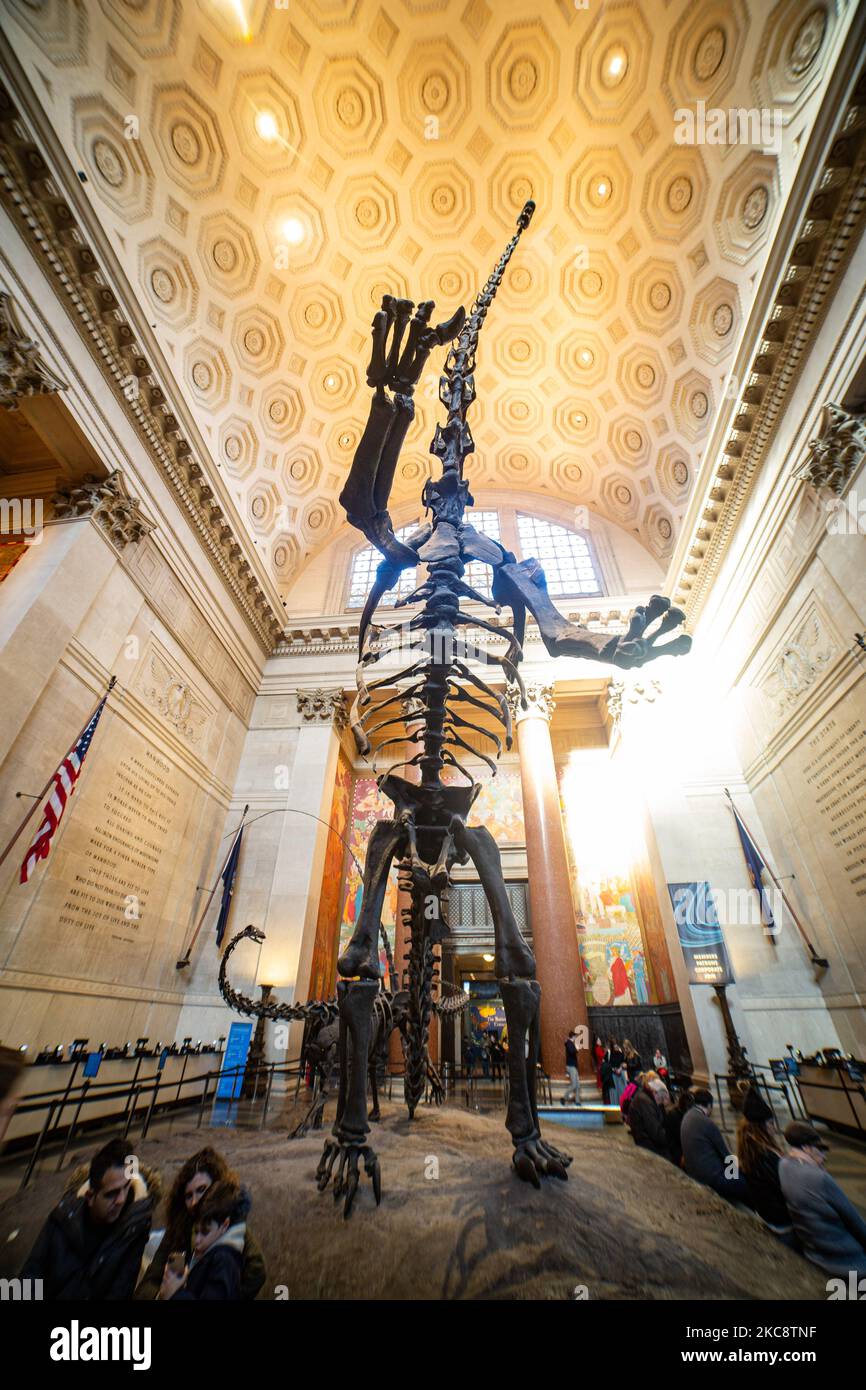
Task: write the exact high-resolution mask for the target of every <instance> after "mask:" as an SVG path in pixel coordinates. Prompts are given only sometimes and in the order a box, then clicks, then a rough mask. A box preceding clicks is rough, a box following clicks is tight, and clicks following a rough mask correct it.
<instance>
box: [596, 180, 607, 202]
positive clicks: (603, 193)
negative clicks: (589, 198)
mask: <svg viewBox="0 0 866 1390" xmlns="http://www.w3.org/2000/svg"><path fill="white" fill-rule="evenodd" d="M595 191H596V193H597V194H598V196H599V198H606V197H607V184H606V183H605V181H604V179H599V181H598V183H597V184H596V186H595Z"/></svg>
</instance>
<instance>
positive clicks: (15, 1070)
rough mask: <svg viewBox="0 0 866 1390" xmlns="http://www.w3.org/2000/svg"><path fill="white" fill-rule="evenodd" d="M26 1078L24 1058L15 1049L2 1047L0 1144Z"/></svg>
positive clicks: (0, 1066)
mask: <svg viewBox="0 0 866 1390" xmlns="http://www.w3.org/2000/svg"><path fill="white" fill-rule="evenodd" d="M23 1076H24V1058H23V1057H22V1055H21V1053H20V1052H16V1050H15V1048H14V1047H0V1144H2V1143H3V1136H4V1135H5V1133H6V1131H7V1129H8V1128H9V1121H10V1120H11V1119H12V1116H13V1115H14V1114H15V1107H16V1105H17V1104H18V1099H19V1094H20V1090H21V1082H22V1080H23Z"/></svg>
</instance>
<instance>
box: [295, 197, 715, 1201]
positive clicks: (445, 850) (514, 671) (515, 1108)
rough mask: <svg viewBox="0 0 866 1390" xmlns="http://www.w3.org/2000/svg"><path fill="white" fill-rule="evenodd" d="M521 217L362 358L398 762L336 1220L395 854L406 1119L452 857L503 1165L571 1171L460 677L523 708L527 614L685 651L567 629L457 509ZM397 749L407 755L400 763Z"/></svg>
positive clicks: (376, 691) (351, 999)
mask: <svg viewBox="0 0 866 1390" xmlns="http://www.w3.org/2000/svg"><path fill="white" fill-rule="evenodd" d="M534 210H535V205H534V203H531V202H529V203H527V204H526V206H525V207H524V208H523V210H522V212H521V213H520V216H519V217H518V219H517V229H516V231H515V233H514V235H513V236H512V237H511V240H510V241H509V243H508V245H507V246H506V248H505V250H504V252H503V254H502V255H501V257H500V258H499V261H498V262H497V264H496V266H495V267H494V270H493V272H492V274H491V276H490V278H489V279H488V281H487V283H486V284H485V286H484V288H483V289H482V290H481V292H480V293H479V295H478V297H477V298H476V300H475V302H474V304H473V306H472V308H471V311H470V313H469V314H468V315H467V314H466V312H465V310H464V309H463V308H459V309H458V310H457V311H456V312H455V313H454V314H453V315H452V316H451V318H450V319H448V320H447V321H446V322H444V323H440V324H437V325H436V326H435V327H431V326H430V318H431V314H432V311H433V308H434V305H433V303H432V302H431V301H426V302H424V303H422V304H419V305H418V307H417V308H415V305H414V304H413V302H412V301H411V300H407V299H394V298H393V297H392V296H390V295H385V296H384V297H383V299H382V307H381V309H380V310H379V312H378V313H377V314H376V315H375V317H374V319H373V325H372V327H373V350H372V356H371V359H370V365H369V367H368V370H367V384H368V385H369V386H371V387H372V388H373V399H372V402H371V405H370V413H369V417H368V420H367V424H366V427H365V430H364V434H363V436H362V438H361V441H360V443H359V445H358V448H357V451H356V453H355V457H354V459H353V462H352V468H351V471H350V473H349V477H348V479H347V480H346V485H345V487H344V488H343V491H342V493H341V496H340V502H341V504H342V506H343V507H344V509H345V511H346V515H347V517H348V520H349V521H350V522H351V524H352V525H353V526H355V527H357V529H358V530H360V531H361V532H363V534H364V535H365V536H366V538H367V539H368V540H369V541H370V543H371V544H372V545H374V546H375V547H376V548H377V549H378V550H379V551H380V553H381V555H382V560H381V563H380V564H379V566H378V568H377V571H376V580H375V582H374V584H373V587H372V589H371V591H370V594H369V597H368V599H367V602H366V604H365V607H364V610H363V613H362V615H361V621H360V631H359V642H358V666H357V672H356V676H357V687H358V694H357V697H356V699H355V701H354V704H353V708H352V716H351V725H352V730H353V733H354V737H355V741H356V744H357V747H358V749H359V751H360V752H361V753H362V754H365V755H367V756H369V757H370V758H371V759H375V758H376V757H378V756H381V755H382V754H383V752H384V751H385V750H386V749H388V748H392V749H393V750H394V754H395V755H396V754H397V750H398V747H399V750H400V754H399V759H398V761H395V762H394V763H393V764H392V765H391V766H389V767H386V768H385V770H384V771H382V773H381V775H380V776H379V778H378V785H379V788H380V790H381V791H382V792H383V793H384V795H385V796H387V797H388V798H389V799H390V801H391V802H392V803H393V805H394V816H393V819H390V820H382V821H379V822H378V823H377V824H376V826H375V827H374V829H373V832H372V834H371V836H370V840H369V843H368V846H367V856H366V862H365V867H364V887H363V898H362V904H361V911H360V913H359V916H358V920H357V924H356V927H355V932H354V935H353V936H352V939H351V941H350V942H349V944H348V946H347V947H346V950H345V951H344V952H343V954H342V956H341V957H340V959H339V961H338V970H339V974H340V976H341V979H340V981H339V982H338V985H337V998H338V1008H339V1017H340V1094H339V1099H338V1106H337V1118H336V1121H335V1124H334V1128H333V1138H332V1139H330V1140H329V1141H328V1142H327V1144H326V1145H325V1151H324V1153H323V1155H322V1159H321V1162H320V1164H319V1168H318V1170H317V1179H318V1184H319V1187H320V1189H324V1187H325V1186H327V1183H328V1181H329V1180H330V1176H331V1173H332V1170H333V1168H334V1165H335V1164H337V1163H338V1167H337V1177H336V1194H335V1195H337V1196H340V1195H342V1194H343V1193H345V1202H344V1214H345V1215H347V1216H348V1214H349V1212H350V1211H351V1208H352V1203H353V1201H354V1197H355V1193H356V1191H357V1188H358V1184H359V1181H360V1163H361V1161H363V1164H364V1168H365V1171H366V1172H367V1174H368V1175H370V1176H371V1177H372V1178H373V1184H374V1189H375V1194H376V1200H377V1202H378V1200H379V1195H380V1191H381V1180H380V1175H379V1169H378V1161H377V1160H376V1157H375V1154H374V1153H373V1151H372V1149H371V1148H370V1146H369V1145H368V1144H367V1134H368V1132H369V1126H368V1124H367V1115H366V1079H367V1078H366V1065H365V1064H364V1062H363V1061H362V1060H361V1059H364V1058H366V1057H367V1056H368V1054H369V1040H370V1033H371V1029H372V1027H373V1016H374V1008H375V1004H376V998H377V995H378V992H379V976H380V969H379V955H378V937H379V929H380V924H381V919H382V908H383V904H384V899H385V892H386V887H387V882H388V874H389V872H390V869H391V865H392V863H393V862H394V861H395V860H396V861H397V863H398V866H399V877H400V884H401V887H402V888H403V889H404V891H405V892H407V893H408V894H409V895H410V901H411V906H410V908H409V909H408V910H407V912H406V916H405V922H406V926H407V930H408V936H409V940H410V949H409V972H408V975H409V978H408V993H409V1016H408V1024H407V1043H406V1076H405V1098H406V1103H407V1105H408V1108H409V1114H410V1117H411V1116H412V1115H413V1114H414V1111H415V1108H416V1106H417V1104H418V1101H419V1099H420V1097H421V1095H422V1094H423V1090H424V1083H425V1076H426V1068H427V1065H428V1061H429V1058H428V1053H427V1041H428V1033H429V1026H430V1017H431V1012H432V1009H433V1002H432V990H433V983H434V975H435V959H434V950H433V948H434V946H435V945H436V944H437V943H441V942H442V941H443V939H444V938H445V937H446V935H447V930H448V928H447V907H448V890H449V883H450V873H451V869H452V867H453V866H454V865H455V864H465V863H466V862H467V861H468V860H470V859H471V860H472V863H473V864H474V866H475V869H476V871H477V874H478V877H479V880H480V882H481V886H482V889H483V891H484V894H485V897H486V899H487V903H488V906H489V909H490V913H491V916H492V919H493V927H494V937H495V964H494V970H495V974H496V977H497V979H498V981H499V985H500V991H501V994H502V1000H503V1004H504V1006H505V1016H506V1021H507V1026H508V1040H509V1051H508V1074H509V1087H508V1109H507V1113H506V1120H505V1123H506V1127H507V1128H508V1130H509V1132H510V1133H511V1136H512V1140H513V1143H514V1154H513V1162H514V1167H515V1169H516V1172H517V1173H518V1175H519V1176H520V1177H521V1178H523V1179H525V1180H527V1181H529V1182H532V1183H533V1184H534V1185H535V1186H536V1187H538V1186H539V1185H540V1184H539V1178H540V1176H543V1175H553V1176H555V1177H559V1178H565V1177H566V1176H567V1175H566V1168H567V1166H568V1164H569V1163H570V1162H571V1159H570V1157H569V1156H568V1155H567V1154H563V1153H561V1152H559V1151H558V1150H557V1149H555V1148H554V1147H553V1145H552V1144H549V1143H547V1142H546V1141H545V1140H543V1139H542V1138H541V1133H540V1129H539V1122H538V1110H537V1106H536V1099H535V1077H536V1064H537V1062H538V1058H539V1046H540V1034H539V1007H540V999H541V988H540V986H539V984H538V982H537V980H535V978H534V976H535V958H534V956H533V954H532V952H531V951H530V949H529V947H528V946H527V944H526V942H525V941H524V939H523V937H522V936H521V934H520V930H519V928H518V925H517V922H516V920H515V918H514V914H513V912H512V910H511V906H510V904H509V901H508V896H507V893H506V889H505V883H504V880H503V876H502V866H501V861H500V856H499V850H498V848H497V845H496V842H495V840H494V839H493V836H492V835H491V834H490V832H489V831H488V830H487V829H486V828H485V827H484V826H471V825H468V824H467V819H468V816H469V811H470V808H471V806H472V803H473V802H474V801H475V798H476V796H477V795H478V792H479V791H480V784H479V783H478V782H476V781H475V779H474V777H473V775H472V774H471V773H470V772H469V771H468V770H467V768H466V767H465V766H464V765H463V762H462V761H461V759H464V760H465V754H466V752H469V753H470V754H472V755H473V757H480V758H481V759H482V761H483V762H485V763H487V764H488V766H489V767H490V768H491V770H492V771H494V772H495V770H496V763H495V758H496V757H498V755H499V753H500V751H501V748H502V746H503V743H504V745H505V747H507V748H510V746H511V738H512V729H511V715H510V712H509V708H508V704H507V702H506V699H505V695H504V694H503V693H499V692H497V691H496V690H494V689H493V688H492V686H491V685H490V684H489V683H488V682H487V681H486V680H485V679H484V678H483V677H482V676H481V675H479V674H478V671H477V670H476V669H473V667H475V668H480V669H481V670H482V671H484V673H485V675H487V674H490V668H491V667H498V668H499V673H500V674H499V679H500V680H501V679H502V678H504V681H505V683H506V685H508V686H511V687H516V689H517V692H518V697H519V699H520V701H521V703H522V705H523V707H524V708H525V707H526V704H525V701H526V697H525V691H524V689H523V684H522V681H521V678H520V673H519V670H518V666H519V663H520V661H521V659H522V655H523V650H522V648H523V639H524V634H525V629H526V621H527V613H529V614H531V615H532V617H533V618H534V620H535V622H536V624H537V626H538V630H539V633H540V635H541V638H542V641H543V642H544V644H545V646H546V648H547V650H548V652H549V653H550V655H551V656H554V657H557V656H566V655H567V656H578V657H586V658H588V659H590V660H593V661H602V662H609V663H610V664H611V665H613V666H617V667H621V668H629V667H636V666H642V665H643V664H644V663H645V662H647V661H651V660H653V659H654V658H655V657H657V656H662V655H671V656H675V655H680V654H682V653H685V652H687V651H688V650H689V648H690V646H691V638H690V637H688V636H687V635H686V634H684V633H680V634H679V635H678V636H676V637H673V638H672V639H671V640H669V641H667V642H660V639H661V638H663V637H665V636H666V635H667V634H668V633H670V632H672V631H673V629H675V628H678V627H680V626H681V625H682V623H683V621H684V614H683V613H682V612H681V611H680V610H679V609H676V608H672V607H671V604H670V600H669V599H667V598H663V597H661V596H659V595H654V596H653V597H652V598H651V599H650V600H649V602H648V603H647V604H646V605H645V606H641V607H638V608H636V609H635V611H634V613H633V614H632V616H631V619H630V621H629V624H628V630H627V631H626V633H625V634H624V635H623V636H613V637H609V636H606V635H604V634H600V633H596V632H592V631H590V630H589V629H587V628H585V627H582V626H578V625H576V624H574V623H571V622H569V621H568V620H567V619H566V618H565V617H563V615H562V614H561V613H560V612H559V611H558V609H557V608H556V607H555V606H554V604H553V603H552V602H551V599H550V596H549V594H548V591H547V583H546V580H545V576H544V570H543V569H542V567H541V565H540V564H539V562H538V560H535V559H526V560H522V561H518V560H517V559H516V557H515V556H514V555H513V554H511V552H510V551H508V550H506V549H505V547H504V546H502V545H501V544H500V543H499V542H498V541H496V540H493V539H491V538H490V537H488V536H485V535H483V534H482V533H480V532H479V531H477V530H475V528H474V527H473V526H471V525H470V524H468V523H467V522H466V521H465V519H464V515H465V510H466V508H467V506H472V503H473V499H472V497H471V495H470V491H469V484H468V483H467V481H466V480H465V478H464V476H463V466H464V461H465V459H466V458H467V456H468V455H469V454H471V453H472V452H473V450H474V447H475V446H474V443H473V439H472V434H471V431H470V429H469V425H468V423H467V419H466V416H467V411H468V409H469V407H470V406H471V405H472V402H473V401H474V399H475V376H474V373H475V360H476V352H477V347H478V339H479V333H480V330H481V327H482V325H483V323H484V320H485V319H486V317H487V313H488V310H489V308H490V306H491V304H492V302H493V299H494V296H495V295H496V291H497V289H498V287H499V285H500V284H501V282H502V278H503V275H504V274H505V270H506V267H507V265H508V262H509V261H510V259H511V256H512V254H513V252H514V250H515V248H516V246H517V243H518V241H519V239H520V236H521V234H522V233H523V232H524V231H525V229H526V228H527V227H528V226H529V222H530V219H531V217H532V214H533V212H534ZM413 309H414V314H413ZM445 343H450V344H451V346H450V347H449V350H448V353H447V356H446V360H445V366H444V370H443V372H442V375H441V376H440V378H439V399H440V401H441V403H442V405H443V406H444V407H445V409H446V412H447V417H446V421H445V423H444V424H443V425H437V426H436V431H435V434H434V437H433V441H432V443H431V445H430V452H431V453H432V454H433V455H434V456H435V457H436V458H437V459H438V460H439V462H440V463H441V467H442V472H441V476H440V477H439V478H438V479H436V480H435V481H433V480H431V479H428V480H427V481H426V482H425V484H424V489H423V492H422V498H421V500H422V503H423V506H424V508H425V510H426V512H427V513H428V514H429V516H430V520H429V521H427V522H426V523H425V524H424V525H422V526H421V527H420V528H419V529H418V530H417V531H416V532H415V533H414V534H413V535H411V536H409V537H408V538H407V539H406V540H401V539H399V538H398V537H397V536H396V535H395V534H394V528H393V525H392V522H391V517H390V514H389V512H388V498H389V496H390V492H391V485H392V482H393V479H394V474H395V470H396V467H397V461H398V457H399V453H400V449H401V447H402V444H403V441H404V439H405V437H406V432H407V430H408V428H409V425H410V423H411V421H412V419H413V416H414V404H413V400H412V395H413V391H414V388H415V386H416V385H417V382H418V380H419V377H420V375H421V372H422V370H423V368H424V366H425V364H426V362H427V358H428V357H429V355H430V353H431V352H432V351H433V349H434V348H436V347H441V346H443V345H444V344H445ZM389 393H390V394H389ZM472 561H480V562H482V563H483V564H486V565H489V566H490V567H491V568H492V570H493V579H492V587H491V598H489V599H488V598H487V597H486V596H485V595H483V594H481V593H479V592H478V591H477V590H476V589H474V588H472V587H471V585H469V584H468V583H467V581H466V579H465V578H464V575H465V572H466V566H467V565H468V564H469V563H471V562H472ZM419 564H421V565H423V566H425V568H426V577H425V579H424V582H423V583H422V584H421V585H420V586H419V587H418V588H416V589H415V591H414V592H413V593H412V594H410V595H409V596H408V597H407V598H404V599H401V600H400V602H399V604H398V605H396V606H405V605H407V604H419V605H420V607H419V608H418V609H417V611H416V612H415V614H414V616H412V617H411V618H410V619H409V620H408V621H407V622H405V623H399V624H396V625H390V626H379V625H377V624H375V623H374V622H373V618H374V615H375V613H376V610H377V608H378V606H379V604H380V602H381V600H382V599H383V597H384V595H385V594H386V592H387V591H388V590H389V589H391V588H393V586H394V585H395V584H396V583H397V581H398V579H399V577H400V574H401V572H402V571H403V570H404V569H407V568H409V567H411V568H413V569H414V568H415V567H417V566H418V565H419ZM464 600H470V601H473V602H474V603H475V604H478V605H484V606H486V607H489V608H493V609H495V611H496V613H497V614H499V613H500V612H501V610H502V608H503V607H506V606H507V607H508V608H510V609H511V615H512V621H511V627H510V630H509V629H508V628H506V627H505V626H504V625H500V626H495V625H494V624H493V623H490V622H488V621H486V620H485V619H483V618H482V617H480V616H479V615H478V614H477V613H467V612H466V611H464V609H463V608H462V607H461V602H463V601H464ZM479 631H480V632H481V633H483V632H489V633H492V634H494V635H495V637H496V638H498V639H500V640H501V639H502V638H503V637H504V638H505V643H506V649H505V651H504V653H503V654H502V655H494V654H493V653H491V652H489V651H487V650H485V649H484V648H483V647H481V646H479V645H478V637H477V636H476V634H477V633H478V632H479ZM393 652H396V653H397V654H398V655H399V657H400V659H399V660H398V661H397V663H396V664H397V666H398V667H399V669H398V670H397V671H390V672H389V673H388V674H381V675H376V676H375V678H371V676H372V675H373V674H374V672H373V668H375V667H376V665H377V664H378V663H380V662H382V663H383V666H382V667H380V670H381V671H384V659H385V658H386V657H389V656H390V655H391V653H393ZM494 679H495V677H494ZM479 720H483V721H484V722H479ZM491 725H492V727H491ZM471 738H474V739H475V745H473V743H472V742H471V741H470V739H471ZM479 742H480V743H481V744H482V749H483V748H485V747H489V750H490V751H489V753H488V752H486V751H480V750H479V749H478V747H477V744H478V743H479ZM407 745H408V747H409V748H410V749H411V748H413V747H414V748H417V750H418V751H417V752H415V753H414V754H411V755H410V756H408V757H407V753H406V748H407ZM407 766H408V767H412V768H417V769H418V780H417V781H413V780H410V778H409V777H407V776H404V775H400V774H399V773H398V772H397V770H396V769H397V768H405V767H407ZM446 768H447V769H450V770H451V771H450V772H449V774H448V775H449V776H451V777H454V776H459V775H462V776H463V777H465V779H466V781H465V784H460V783H457V784H455V783H454V782H448V783H446V782H445V781H443V772H444V770H445V769H446ZM539 929H542V928H541V925H540V926H539ZM350 1040H351V1048H350V1046H349V1043H350Z"/></svg>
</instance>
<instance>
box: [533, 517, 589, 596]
mask: <svg viewBox="0 0 866 1390" xmlns="http://www.w3.org/2000/svg"><path fill="white" fill-rule="evenodd" d="M517 535H518V537H519V539H520V551H521V554H522V555H524V556H526V555H534V556H535V557H536V559H537V560H540V561H541V564H542V565H543V566H544V573H545V574H546V576H547V588H548V592H549V593H551V594H554V595H558V596H559V597H560V598H577V597H579V596H581V595H586V596H587V597H593V596H594V595H596V594H601V593H603V590H602V587H601V581H600V579H599V576H598V571H597V570H596V567H595V561H594V559H593V555H592V551H591V549H590V544H589V540H588V538H587V537H586V536H585V535H583V534H582V533H581V532H580V531H571V530H570V529H569V528H568V527H567V526H557V525H555V524H554V523H553V522H552V521H544V520H543V518H542V517H540V516H529V515H528V514H527V513H525V512H518V513H517Z"/></svg>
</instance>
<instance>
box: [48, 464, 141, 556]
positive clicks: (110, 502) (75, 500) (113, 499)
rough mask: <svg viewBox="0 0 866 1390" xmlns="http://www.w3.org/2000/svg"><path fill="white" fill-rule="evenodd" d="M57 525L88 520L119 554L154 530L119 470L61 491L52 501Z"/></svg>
mask: <svg viewBox="0 0 866 1390" xmlns="http://www.w3.org/2000/svg"><path fill="white" fill-rule="evenodd" d="M51 503H52V506H53V508H54V515H55V517H57V518H58V520H60V521H67V520H69V519H70V518H71V517H78V516H90V517H92V518H93V520H94V521H95V522H96V524H97V526H99V527H100V528H101V530H103V531H104V532H105V534H106V535H107V537H108V539H109V540H110V541H111V543H112V545H114V546H115V547H116V548H117V549H118V550H123V549H124V548H125V547H126V546H127V545H132V544H134V543H135V542H136V541H140V540H143V538H144V537H145V536H146V535H148V534H149V533H150V532H151V531H153V530H154V528H155V523H154V522H152V521H150V520H149V518H148V517H146V516H145V514H144V512H143V511H142V509H141V503H140V502H139V500H138V498H137V497H133V496H132V494H131V493H130V491H129V488H128V487H127V484H126V479H125V478H124V476H123V473H122V472H121V471H120V469H119V468H115V470H114V472H113V473H109V474H108V476H107V477H105V478H97V477H95V476H94V475H93V474H88V476H87V477H86V478H85V479H84V480H83V482H81V483H77V484H75V486H73V487H67V488H62V489H61V490H60V491H59V492H55V494H54V496H53V497H52V499H51Z"/></svg>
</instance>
